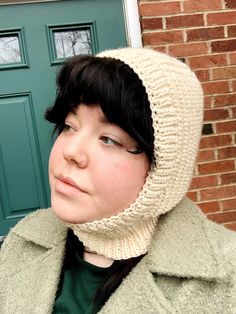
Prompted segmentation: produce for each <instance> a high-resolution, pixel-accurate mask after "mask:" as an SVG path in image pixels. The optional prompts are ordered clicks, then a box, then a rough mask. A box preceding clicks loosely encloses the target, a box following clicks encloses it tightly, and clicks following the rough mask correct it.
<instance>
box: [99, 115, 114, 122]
mask: <svg viewBox="0 0 236 314" xmlns="http://www.w3.org/2000/svg"><path fill="white" fill-rule="evenodd" d="M98 121H99V122H101V123H109V124H111V122H110V121H109V120H108V119H107V117H106V116H105V115H104V114H101V115H99V118H98Z"/></svg>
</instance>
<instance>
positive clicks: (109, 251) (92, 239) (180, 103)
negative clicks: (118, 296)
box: [68, 48, 203, 260]
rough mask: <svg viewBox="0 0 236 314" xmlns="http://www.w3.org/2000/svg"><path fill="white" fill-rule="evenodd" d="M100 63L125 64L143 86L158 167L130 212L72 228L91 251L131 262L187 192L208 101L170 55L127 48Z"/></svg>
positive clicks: (154, 169)
mask: <svg viewBox="0 0 236 314" xmlns="http://www.w3.org/2000/svg"><path fill="white" fill-rule="evenodd" d="M98 57H111V58H115V59H119V60H121V61H123V62H124V63H126V64H127V65H129V66H130V67H131V68H132V69H133V70H134V72H135V73H136V74H137V75H138V76H139V78H140V79H141V80H142V82H143V85H144V87H145V89H146V92H147V95H148V99H149V102H150V108H151V111H152V120H153V129H154V138H155V140H154V147H155V151H154V153H155V154H154V155H155V160H156V165H155V167H154V166H153V167H152V168H151V170H150V172H149V174H148V176H147V179H146V182H145V184H144V186H143V189H142V191H141V192H140V194H139V196H138V198H137V199H136V201H135V202H134V203H133V204H132V205H131V206H130V207H129V208H127V209H125V210H124V211H123V212H121V213H119V214H118V215H116V216H112V217H109V218H104V219H102V220H96V221H92V222H87V223H83V224H68V226H69V227H70V228H71V229H73V230H74V233H75V234H76V235H77V236H78V237H79V239H80V241H82V242H83V244H84V246H87V247H89V248H90V249H91V250H92V251H96V252H97V253H99V254H103V255H104V256H107V257H109V258H113V259H117V260H120V259H128V258H131V257H135V256H138V255H141V254H144V253H146V252H147V250H148V247H149V245H150V242H151V238H152V235H153V232H154V229H155V225H156V222H157V220H158V217H159V216H160V215H161V214H164V213H166V212H167V211H169V210H171V209H172V208H173V207H174V206H176V205H177V204H178V202H179V201H180V200H181V199H182V198H183V196H184V195H185V193H186V192H187V189H188V186H189V183H190V180H191V177H192V172H193V167H194V162H195V157H196V153H197V149H198V144H199V139H200V135H201V125H202V113H203V95H202V90H201V87H200V84H199V82H198V80H197V79H196V77H195V75H194V73H192V72H191V71H190V69H189V68H188V67H187V66H186V65H185V64H184V63H182V62H180V61H178V60H176V59H175V58H172V57H170V56H168V55H165V54H162V53H158V52H155V51H153V50H150V49H144V48H122V49H116V50H110V51H105V52H103V53H101V54H99V55H98ZM121 197H122V195H121Z"/></svg>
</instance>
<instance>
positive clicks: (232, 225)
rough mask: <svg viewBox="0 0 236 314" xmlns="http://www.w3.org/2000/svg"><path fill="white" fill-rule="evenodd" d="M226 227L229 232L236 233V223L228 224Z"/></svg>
mask: <svg viewBox="0 0 236 314" xmlns="http://www.w3.org/2000/svg"><path fill="white" fill-rule="evenodd" d="M224 226H225V228H227V229H229V230H232V231H236V222H232V223H228V224H225V225H224Z"/></svg>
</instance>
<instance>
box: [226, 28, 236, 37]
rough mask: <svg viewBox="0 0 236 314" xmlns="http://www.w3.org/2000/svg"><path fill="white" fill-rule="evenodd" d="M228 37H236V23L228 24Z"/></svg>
mask: <svg viewBox="0 0 236 314" xmlns="http://www.w3.org/2000/svg"><path fill="white" fill-rule="evenodd" d="M228 37H236V25H230V26H228Z"/></svg>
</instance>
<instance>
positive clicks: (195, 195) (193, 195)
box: [187, 192, 197, 202]
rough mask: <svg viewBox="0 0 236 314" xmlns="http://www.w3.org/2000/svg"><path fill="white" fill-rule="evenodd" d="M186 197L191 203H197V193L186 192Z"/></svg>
mask: <svg viewBox="0 0 236 314" xmlns="http://www.w3.org/2000/svg"><path fill="white" fill-rule="evenodd" d="M187 196H188V197H189V198H190V199H191V200H192V201H193V202H196V201H197V193H196V192H188V193H187Z"/></svg>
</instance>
